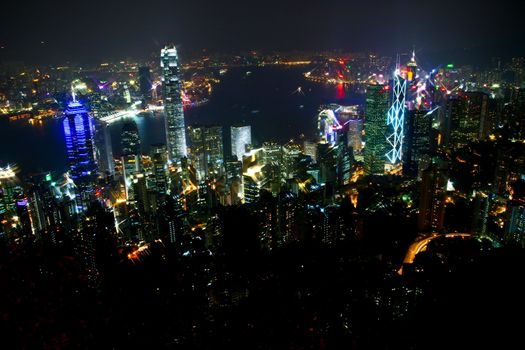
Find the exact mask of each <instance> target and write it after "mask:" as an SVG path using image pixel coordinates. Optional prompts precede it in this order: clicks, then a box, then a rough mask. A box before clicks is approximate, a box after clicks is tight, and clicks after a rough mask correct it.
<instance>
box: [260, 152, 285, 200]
mask: <svg viewBox="0 0 525 350" xmlns="http://www.w3.org/2000/svg"><path fill="white" fill-rule="evenodd" d="M282 159H283V152H282V149H281V146H280V145H279V144H277V143H275V142H264V143H263V164H264V166H263V173H264V179H265V180H264V184H263V187H264V188H265V189H266V190H268V191H270V192H271V193H272V194H273V195H277V194H278V193H279V192H280V190H281V167H282V164H283V162H282Z"/></svg>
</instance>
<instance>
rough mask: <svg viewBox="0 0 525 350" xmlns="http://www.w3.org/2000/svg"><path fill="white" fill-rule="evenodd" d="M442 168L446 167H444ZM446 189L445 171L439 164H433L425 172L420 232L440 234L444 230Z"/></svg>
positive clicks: (422, 185) (421, 196) (420, 200)
mask: <svg viewBox="0 0 525 350" xmlns="http://www.w3.org/2000/svg"><path fill="white" fill-rule="evenodd" d="M441 168H445V166H444V165H442V166H441ZM446 189H447V178H446V175H445V171H444V170H443V169H440V167H439V166H438V165H437V164H432V165H431V166H430V167H429V168H428V169H426V170H424V171H423V175H422V182H421V188H420V199H419V217H418V229H419V231H420V232H439V231H441V230H442V229H443V222H444V220H445V199H446Z"/></svg>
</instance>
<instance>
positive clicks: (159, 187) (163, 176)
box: [151, 144, 168, 194]
mask: <svg viewBox="0 0 525 350" xmlns="http://www.w3.org/2000/svg"><path fill="white" fill-rule="evenodd" d="M167 155H168V152H167V149H166V145H165V144H154V145H151V161H152V163H153V178H154V181H153V183H154V190H155V191H157V193H159V194H166V193H167V191H168V176H167V173H168V172H167V170H168V168H167V163H168V159H167Z"/></svg>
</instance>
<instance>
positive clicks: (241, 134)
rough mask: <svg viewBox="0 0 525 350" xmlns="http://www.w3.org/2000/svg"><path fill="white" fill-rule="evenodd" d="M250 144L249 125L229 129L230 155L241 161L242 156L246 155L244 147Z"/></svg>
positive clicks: (250, 130)
mask: <svg viewBox="0 0 525 350" xmlns="http://www.w3.org/2000/svg"><path fill="white" fill-rule="evenodd" d="M251 143H252V127H251V126H250V125H244V126H232V127H231V145H232V155H233V156H236V157H237V159H238V160H240V161H242V155H243V154H244V153H246V145H251Z"/></svg>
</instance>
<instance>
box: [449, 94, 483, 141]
mask: <svg viewBox="0 0 525 350" xmlns="http://www.w3.org/2000/svg"><path fill="white" fill-rule="evenodd" d="M488 100H489V98H488V95H487V94H485V93H483V92H466V93H463V94H462V95H461V96H455V97H451V98H450V99H449V100H448V101H447V104H448V106H447V107H448V108H447V124H448V126H449V130H450V145H451V146H452V147H461V146H464V145H466V144H467V143H469V142H472V141H477V140H480V139H482V138H484V137H486V136H488V133H489V132H490V130H491V127H490V126H489V125H486V127H485V124H486V123H489V120H488ZM489 124H490V123H489Z"/></svg>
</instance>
